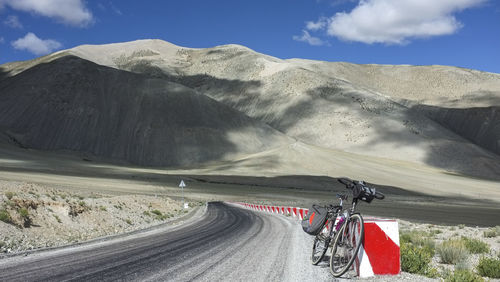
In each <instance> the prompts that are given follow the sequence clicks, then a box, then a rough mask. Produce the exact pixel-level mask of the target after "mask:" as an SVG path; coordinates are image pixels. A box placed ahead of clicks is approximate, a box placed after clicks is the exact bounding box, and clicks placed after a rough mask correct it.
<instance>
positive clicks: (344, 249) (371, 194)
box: [311, 178, 385, 277]
mask: <svg viewBox="0 0 500 282" xmlns="http://www.w3.org/2000/svg"><path fill="white" fill-rule="evenodd" d="M338 181H339V182H340V183H342V184H344V185H345V186H346V188H347V189H350V190H352V206H351V208H349V209H344V208H343V203H344V201H346V200H347V199H348V196H347V195H345V194H337V197H338V198H339V199H340V204H339V205H335V206H334V205H329V206H327V207H326V208H327V210H328V215H327V220H326V221H325V223H324V225H323V227H322V229H321V232H320V233H319V234H318V235H316V237H315V239H314V243H313V249H312V256H311V261H312V263H313V264H314V265H316V264H318V263H319V262H320V261H321V260H322V259H323V257H324V255H325V254H326V251H327V250H328V248H330V247H331V248H332V253H331V256H330V271H331V272H332V274H333V276H334V277H340V276H342V275H344V274H345V273H346V272H347V271H348V270H349V269H350V268H351V266H352V264H353V263H354V260H355V259H356V256H357V254H358V252H359V249H360V247H361V243H362V241H363V237H364V221H363V217H362V216H361V214H359V213H358V212H356V205H357V204H358V201H359V200H362V201H365V202H367V203H370V202H371V201H372V200H373V199H374V198H375V199H380V200H382V199H384V198H385V196H384V194H382V193H380V192H378V191H376V190H375V188H370V187H368V186H366V184H365V183H364V182H363V181H354V180H351V179H349V178H339V179H338ZM332 239H333V243H331V241H332Z"/></svg>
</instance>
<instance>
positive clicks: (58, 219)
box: [53, 214, 62, 223]
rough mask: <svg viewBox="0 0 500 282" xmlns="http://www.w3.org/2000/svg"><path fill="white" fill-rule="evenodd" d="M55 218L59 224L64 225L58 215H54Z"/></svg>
mask: <svg viewBox="0 0 500 282" xmlns="http://www.w3.org/2000/svg"><path fill="white" fill-rule="evenodd" d="M53 216H54V218H55V219H56V220H57V222H58V223H62V221H61V219H60V218H59V216H58V215H57V214H53Z"/></svg>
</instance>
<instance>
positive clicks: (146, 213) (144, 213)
mask: <svg viewBox="0 0 500 282" xmlns="http://www.w3.org/2000/svg"><path fill="white" fill-rule="evenodd" d="M142 214H143V215H147V216H151V214H150V213H149V212H148V211H144V212H142Z"/></svg>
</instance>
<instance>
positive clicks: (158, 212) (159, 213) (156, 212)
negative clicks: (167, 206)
mask: <svg viewBox="0 0 500 282" xmlns="http://www.w3.org/2000/svg"><path fill="white" fill-rule="evenodd" d="M151 212H152V213H154V214H156V215H162V213H161V211H159V210H152V211H151Z"/></svg>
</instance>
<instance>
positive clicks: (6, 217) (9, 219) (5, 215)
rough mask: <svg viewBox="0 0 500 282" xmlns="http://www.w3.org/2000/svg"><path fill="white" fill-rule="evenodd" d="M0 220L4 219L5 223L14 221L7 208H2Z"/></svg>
mask: <svg viewBox="0 0 500 282" xmlns="http://www.w3.org/2000/svg"><path fill="white" fill-rule="evenodd" d="M0 221H3V222H5V223H12V217H11V216H10V213H9V212H8V211H7V210H4V209H2V210H0Z"/></svg>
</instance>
